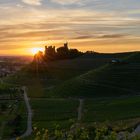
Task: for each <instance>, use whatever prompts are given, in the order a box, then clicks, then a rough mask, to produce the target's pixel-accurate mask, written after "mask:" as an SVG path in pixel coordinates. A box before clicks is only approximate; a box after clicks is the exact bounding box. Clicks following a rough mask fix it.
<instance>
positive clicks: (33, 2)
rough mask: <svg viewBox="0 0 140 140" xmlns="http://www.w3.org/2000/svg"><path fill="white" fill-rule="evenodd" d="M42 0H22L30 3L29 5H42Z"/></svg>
mask: <svg viewBox="0 0 140 140" xmlns="http://www.w3.org/2000/svg"><path fill="white" fill-rule="evenodd" d="M41 1H42V0H22V2H24V3H26V4H29V5H41V4H42V3H41Z"/></svg>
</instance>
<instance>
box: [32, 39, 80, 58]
mask: <svg viewBox="0 0 140 140" xmlns="http://www.w3.org/2000/svg"><path fill="white" fill-rule="evenodd" d="M81 54H82V53H81V52H79V51H78V50H77V49H69V47H68V43H67V42H66V43H64V45H63V46H61V47H59V48H57V49H56V47H55V46H45V51H44V54H43V53H42V52H38V54H36V55H35V59H37V60H38V59H39V60H40V59H41V61H42V60H43V61H53V60H60V59H70V58H75V57H78V56H79V55H81Z"/></svg>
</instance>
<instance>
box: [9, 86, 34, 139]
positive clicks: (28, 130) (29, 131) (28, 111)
mask: <svg viewBox="0 0 140 140" xmlns="http://www.w3.org/2000/svg"><path fill="white" fill-rule="evenodd" d="M22 90H23V91H24V93H23V95H24V101H25V104H26V108H27V114H28V117H27V129H26V131H25V133H24V134H22V135H21V136H19V137H20V138H25V137H27V136H30V135H31V133H32V110H31V106H30V103H29V99H28V96H27V91H26V90H27V89H26V87H25V86H24V87H22ZM11 140H16V138H12V139H11Z"/></svg>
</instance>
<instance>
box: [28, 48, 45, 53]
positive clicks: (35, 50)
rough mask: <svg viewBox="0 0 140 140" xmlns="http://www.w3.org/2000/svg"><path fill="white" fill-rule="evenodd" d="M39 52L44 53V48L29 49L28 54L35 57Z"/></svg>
mask: <svg viewBox="0 0 140 140" xmlns="http://www.w3.org/2000/svg"><path fill="white" fill-rule="evenodd" d="M39 51H42V52H43V51H44V48H40V47H35V48H31V49H30V52H31V54H32V55H35V54H36V53H38V52H39Z"/></svg>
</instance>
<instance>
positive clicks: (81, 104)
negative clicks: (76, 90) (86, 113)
mask: <svg viewBox="0 0 140 140" xmlns="http://www.w3.org/2000/svg"><path fill="white" fill-rule="evenodd" d="M83 103H84V100H83V99H79V107H78V121H81V119H82V110H83Z"/></svg>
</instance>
